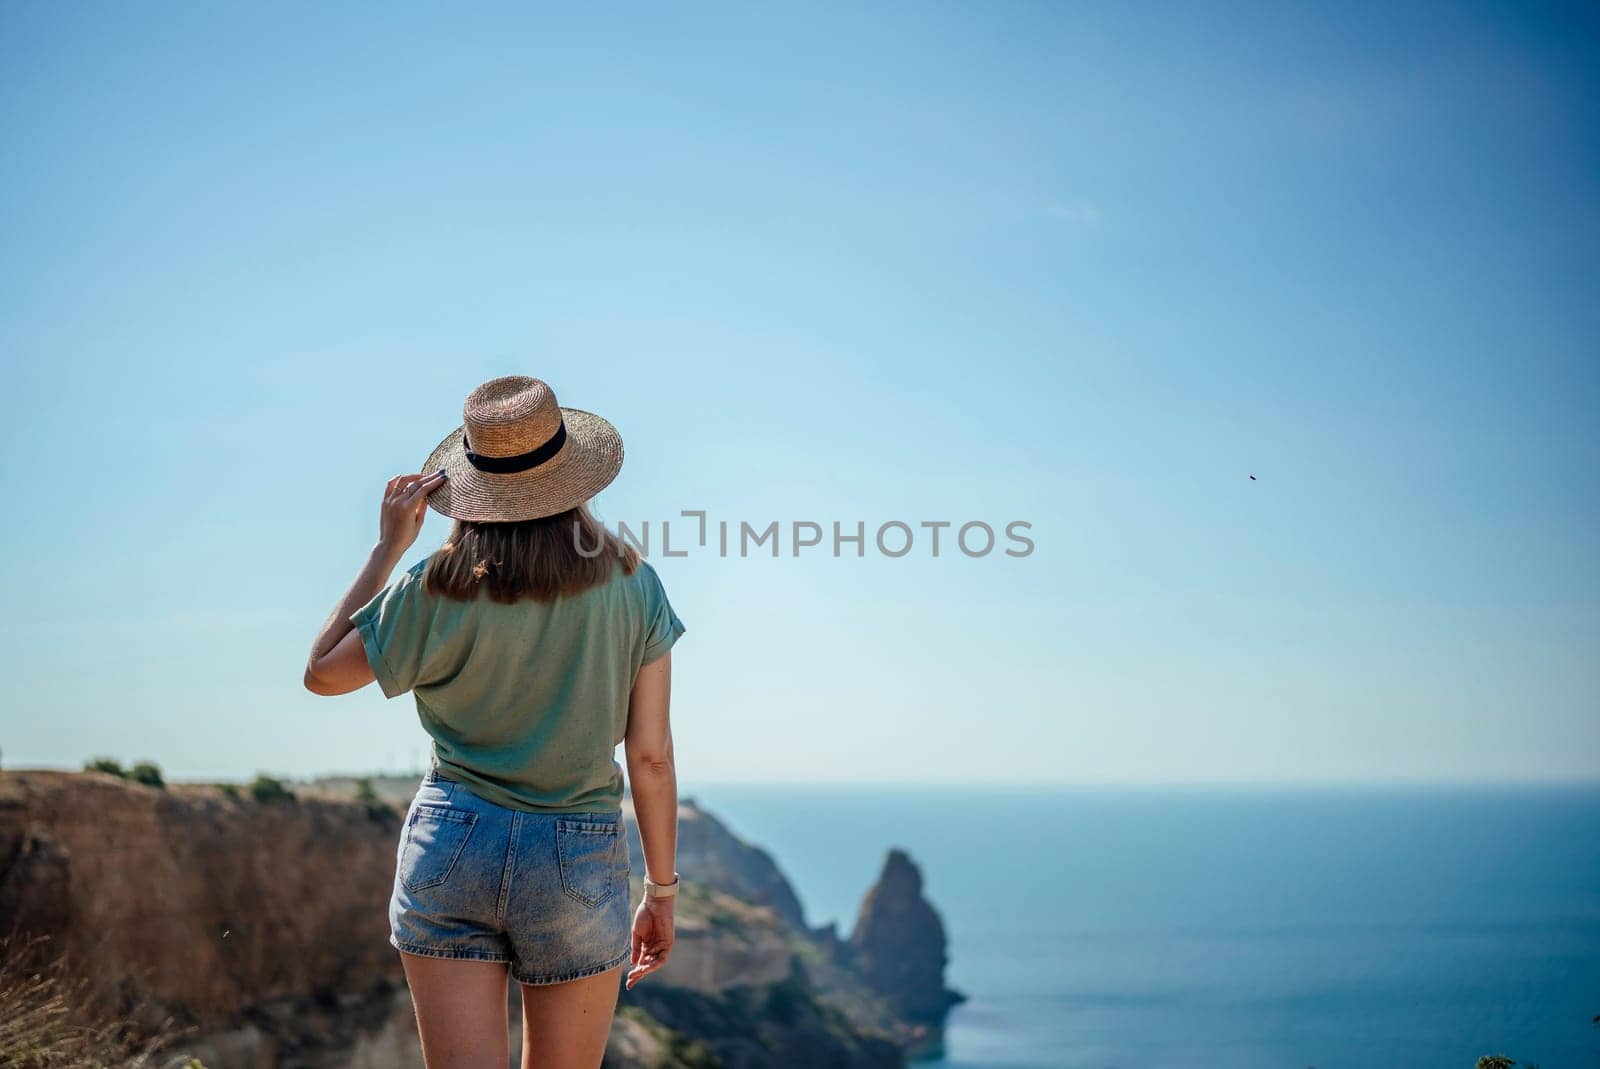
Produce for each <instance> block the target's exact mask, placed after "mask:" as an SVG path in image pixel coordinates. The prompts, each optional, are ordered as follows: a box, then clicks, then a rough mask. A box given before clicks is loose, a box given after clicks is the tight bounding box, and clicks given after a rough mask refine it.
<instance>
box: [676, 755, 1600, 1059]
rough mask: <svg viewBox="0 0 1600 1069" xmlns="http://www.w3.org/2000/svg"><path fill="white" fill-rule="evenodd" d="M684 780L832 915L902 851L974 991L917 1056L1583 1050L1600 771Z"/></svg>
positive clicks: (1595, 1035) (820, 917)
mask: <svg viewBox="0 0 1600 1069" xmlns="http://www.w3.org/2000/svg"><path fill="white" fill-rule="evenodd" d="M683 793H684V794H685V795H692V796H694V797H695V798H697V799H698V800H699V801H701V802H702V803H703V804H705V805H706V806H708V807H709V808H711V809H712V810H713V811H714V812H715V813H717V814H718V815H719V816H720V817H722V818H723V819H724V820H725V821H727V822H728V824H729V825H730V826H731V827H732V829H733V830H734V831H735V832H736V833H738V834H739V835H741V836H743V837H744V838H746V839H749V840H751V841H753V842H756V843H758V844H760V845H762V846H764V847H766V848H768V849H769V850H770V851H771V852H772V853H773V854H774V856H775V857H776V858H777V860H778V862H779V864H780V865H781V866H782V867H783V869H784V871H785V872H786V873H787V875H788V876H789V878H790V880H791V882H793V883H794V885H795V888H796V890H797V891H798V892H799V894H800V897H801V901H802V902H803V904H804V905H805V907H806V914H807V918H808V919H809V920H810V922H811V923H813V924H816V923H822V922H825V921H827V920H830V919H833V920H837V921H838V922H839V925H840V929H841V932H842V933H843V932H847V931H848V929H849V927H850V925H851V924H852V923H853V922H854V919H855V913H856V910H857V908H858V906H859V903H860V899H861V896H862V894H863V893H864V892H865V891H866V889H867V887H868V885H869V884H870V883H871V882H872V880H873V879H874V878H875V877H876V875H877V872H878V869H879V868H880V866H881V865H882V861H883V854H884V852H885V851H886V850H887V849H888V848H889V847H890V846H901V847H903V848H905V849H906V850H907V851H908V852H909V853H910V854H911V856H912V858H913V859H914V860H915V861H916V862H917V864H918V865H919V866H920V867H921V869H922V872H923V878H924V881H925V892H926V893H927V895H928V896H929V897H930V898H931V899H932V901H933V902H934V904H935V905H936V906H937V907H938V908H939V910H940V911H941V913H942V914H943V917H944V920H945V925H946V928H947V931H948V934H949V936H950V940H951V946H950V953H951V963H950V970H949V982H950V983H951V984H952V985H953V986H954V987H956V988H958V989H959V990H962V991H964V992H966V993H967V994H968V995H969V996H971V998H970V1001H968V1002H967V1003H965V1004H963V1005H961V1006H959V1007H957V1008H956V1010H955V1011H954V1012H953V1014H952V1016H951V1019H950V1028H949V1032H948V1037H947V1038H948V1059H947V1060H945V1061H941V1062H937V1063H928V1064H930V1066H944V1067H949V1069H1001V1067H1034V1066H1038V1067H1044V1066H1049V1067H1064V1069H1078V1067H1082V1069H1164V1067H1189V1066H1195V1067H1199V1066H1206V1067H1208V1069H1212V1067H1216V1066H1228V1067H1233V1069H1256V1067H1260V1069H1268V1067H1273V1069H1305V1067H1307V1066H1315V1067H1317V1069H1345V1067H1351V1069H1354V1067H1362V1069H1370V1067H1374V1066H1386V1067H1387V1066H1394V1067H1406V1069H1432V1067H1438V1069H1462V1067H1470V1066H1472V1065H1473V1063H1474V1061H1475V1060H1476V1059H1477V1057H1478V1056H1479V1055H1482V1054H1489V1053H1504V1054H1507V1055H1509V1056H1511V1057H1513V1058H1516V1059H1517V1060H1518V1061H1519V1062H1521V1063H1522V1064H1524V1065H1527V1064H1529V1063H1533V1064H1537V1065H1539V1066H1541V1067H1542V1069H1566V1067H1582V1069H1588V1067H1592V1066H1597V1065H1600V1029H1597V1028H1595V1027H1593V1026H1592V1024H1591V1020H1592V1019H1593V1018H1594V1017H1595V1016H1596V1015H1597V1014H1600V788H1595V787H1559V788H1485V789H1480V790H1468V789H1455V788H1451V789H1367V788H1350V789H1346V790H1282V791H1280V790H1266V789H1240V790H1221V789H1194V790H1155V789H1149V790H1146V789H1081V790H1054V791H1009V792H995V791H991V790H977V789H972V788H962V789H930V788H915V789H906V788H887V787H886V788H850V789H845V790H841V789H839V788H836V787H827V788H822V787H818V788H794V787H782V788H776V787H774V788H760V787H742V786H741V787H732V786H707V787H698V786H697V785H695V784H692V783H687V782H686V783H685V784H684V786H683ZM685 877H686V878H690V879H692V878H693V876H692V874H689V873H685Z"/></svg>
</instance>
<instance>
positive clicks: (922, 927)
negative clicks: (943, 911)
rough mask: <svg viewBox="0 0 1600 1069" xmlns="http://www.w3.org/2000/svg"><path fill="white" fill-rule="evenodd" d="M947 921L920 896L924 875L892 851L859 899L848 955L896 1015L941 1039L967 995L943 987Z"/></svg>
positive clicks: (935, 1041)
mask: <svg viewBox="0 0 1600 1069" xmlns="http://www.w3.org/2000/svg"><path fill="white" fill-rule="evenodd" d="M947 945H948V944H947V942H946V939H945V931H944V922H943V921H942V920H941V919H940V917H939V913H938V911H937V910H936V909H934V908H933V904H932V903H931V902H929V901H928V900H927V899H926V898H924V897H923V894H922V873H921V871H919V870H918V869H917V866H916V865H915V864H914V863H913V862H912V860H911V858H910V857H908V856H907V855H906V853H905V851H903V850H899V849H893V850H890V851H889V856H888V858H887V859H886V860H885V861H884V865H883V872H882V874H881V875H880V876H879V877H878V880H877V882H876V883H875V884H873V885H872V889H871V890H870V891H868V892H867V897H866V899H865V900H864V901H863V902H862V903H861V912H860V914H859V915H858V916H857V918H856V923H855V927H854V928H852V929H851V931H850V940H849V943H848V944H847V945H846V948H845V955H844V957H845V959H846V960H847V961H848V962H849V964H851V965H852V966H854V969H855V971H856V972H857V973H859V974H860V976H861V977H862V978H863V979H864V980H865V981H866V984H867V986H868V987H870V988H871V989H872V990H873V991H875V992H877V993H878V994H879V995H881V996H882V997H883V998H884V1000H885V1001H887V1002H888V1004H889V1006H890V1008H891V1009H892V1010H893V1011H894V1012H895V1014H896V1015H898V1016H899V1017H901V1018H902V1019H904V1020H906V1021H907V1022H909V1023H911V1024H913V1025H920V1026H923V1027H924V1028H925V1029H926V1030H927V1033H928V1045H929V1046H935V1045H937V1044H938V1042H939V1033H940V1032H941V1031H942V1029H943V1027H944V1020H945V1017H946V1015H947V1014H948V1013H949V1012H950V1008H951V1007H952V1006H955V1005H956V1004H957V1003H959V1002H962V1001H964V999H965V996H964V995H962V994H961V993H960V992H958V991H954V990H952V989H950V988H947V987H945V984H944V970H945V966H946V964H948V961H949V954H948V951H947V949H946V948H947Z"/></svg>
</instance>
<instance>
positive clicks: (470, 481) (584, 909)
mask: <svg viewBox="0 0 1600 1069" xmlns="http://www.w3.org/2000/svg"><path fill="white" fill-rule="evenodd" d="M464 416H465V421H464V422H463V424H462V426H460V427H458V428H456V429H455V430H453V431H451V432H450V434H449V435H447V436H446V437H445V439H444V441H442V442H441V443H439V446H438V447H437V448H436V449H435V450H434V451H433V454H432V456H430V457H429V458H428V461H427V463H426V464H425V465H423V472H426V473H429V474H420V473H419V474H415V475H400V476H396V477H395V478H393V479H391V480H390V481H389V485H388V487H387V489H386V490H385V492H384V499H383V506H382V510H381V514H380V521H379V537H378V543H377V545H376V546H375V547H374V548H373V550H372V553H371V556H370V557H369V558H368V561H367V564H366V566H365V567H364V568H363V569H362V571H361V574H360V575H359V576H357V578H356V581H355V585H354V586H353V587H351V589H350V592H349V593H348V594H346V595H345V597H344V600H343V601H342V602H340V604H339V607H338V608H337V609H336V610H335V611H334V613H333V615H332V616H331V617H330V618H329V620H328V622H327V623H326V624H325V625H324V626H323V630H322V633H321V635H319V636H318V638H317V641H316V644H315V645H314V646H313V647H312V652H311V659H310V662H309V664H308V666H307V668H306V677H305V683H306V687H307V688H308V689H310V690H311V691H313V692H314V693H317V694H330V695H331V694H347V693H349V692H350V691H353V690H357V689H359V688H360V687H363V686H365V685H366V684H368V683H370V682H373V681H374V680H376V681H377V683H378V686H379V688H380V689H381V690H382V691H383V693H384V694H385V695H386V696H388V697H391V698H393V697H396V696H398V695H400V694H403V693H405V692H406V691H407V690H410V691H411V692H412V693H413V695H414V697H415V699H416V704H417V713H418V715H419V716H420V717H421V720H422V726H423V727H424V728H425V729H426V730H427V732H428V734H429V735H431V736H432V737H433V758H432V761H431V766H432V767H431V768H430V769H429V771H428V773H427V774H426V775H425V776H424V778H423V781H422V785H421V788H420V789H419V790H418V792H417V796H416V798H415V799H414V800H413V801H412V803H411V807H410V811H409V812H408V814H407V816H406V822H405V827H404V830H403V832H402V834H401V838H400V844H399V849H398V853H397V864H396V871H395V880H394V891H393V896H392V898H391V900H390V904H389V921H390V942H392V943H393V944H394V945H395V947H396V948H397V949H399V951H400V955H401V960H402V962H403V963H404V966H405V973H406V981H407V983H408V984H409V985H410V988H411V995H412V999H413V1001H414V1002H415V1004H416V1010H417V1027H418V1031H419V1033H420V1035H421V1037H422V1051H423V1058H424V1060H425V1062H426V1063H427V1065H428V1066H429V1069H445V1067H449V1069H456V1067H473V1069H477V1067H483V1069H490V1067H493V1069H504V1066H505V1065H506V1063H507V1061H508V1059H509V1051H508V1049H507V1027H506V1025H507V1021H506V1003H507V997H506V995H507V992H506V986H507V983H508V976H509V977H513V978H515V979H516V980H517V981H518V982H519V983H520V985H521V990H522V1013H523V1050H522V1064H523V1066H524V1069H528V1067H531V1066H535V1065H537V1066H539V1067H540V1069H552V1067H574V1069H578V1067H582V1069H593V1067H595V1066H598V1065H599V1064H600V1060H601V1057H602V1056H603V1054H604V1052H605V1045H606V1036H607V1033H608V1032H609V1031H610V1026H611V1019H612V1016H613V1014H614V1012H615V1010H616V1000H617V994H618V991H617V982H618V970H620V969H621V968H622V966H623V965H624V964H625V963H626V964H629V965H631V968H630V969H629V970H628V973H627V976H626V978H625V980H624V983H625V984H626V986H628V987H630V988H631V987H632V986H633V985H634V984H636V983H638V982H639V980H640V979H641V978H642V977H644V976H647V975H649V974H650V973H651V972H653V971H655V970H656V969H659V968H660V967H661V966H662V965H664V964H666V962H667V958H668V956H669V954H670V953H671V950H672V942H673V903H674V901H675V899H674V898H673V895H675V894H676V893H677V890H678V874H677V872H676V871H675V870H674V865H675V863H676V854H677V809H678V800H677V779H676V774H675V771H674V765H673V753H672V733H671V729H670V726H669V724H668V715H667V710H668V698H669V694H670V686H671V655H670V650H671V647H672V645H673V643H674V642H676V641H677V639H678V637H679V636H680V635H681V634H682V633H683V630H684V627H683V624H682V623H681V622H680V621H679V619H678V617H677V615H676V614H675V613H674V612H673V610H672V606H671V604H670V603H669V602H668V601H667V597H666V593H665V591H664V590H663V589H662V587H661V582H660V580H659V579H658V578H657V576H656V574H655V571H654V569H652V568H651V567H650V565H649V564H648V563H645V562H644V561H642V560H641V559H640V558H639V556H638V554H637V553H635V552H634V551H633V549H632V548H631V547H629V546H627V545H625V544H623V543H622V542H621V541H620V540H619V539H617V538H615V537H614V536H612V535H611V534H609V533H608V532H607V531H605V529H604V528H602V527H601V526H600V525H599V524H598V523H596V522H595V520H594V519H593V517H592V516H591V515H590V514H589V511H588V509H587V506H586V502H587V501H588V499H589V498H591V497H592V496H593V495H594V494H595V493H597V492H598V491H599V490H601V489H602V488H603V487H605V486H606V485H607V484H609V483H610V482H611V480H612V479H614V478H615V477H616V474H617V471H618V469H619V468H620V467H621V466H622V440H621V438H620V437H618V435H617V432H616V429H615V428H614V427H612V426H611V424H610V423H608V422H606V421H605V420H604V419H602V418H600V417H599V416H596V415H594V414H592V413H589V412H583V411H580V410H578V409H571V408H560V407H559V406H558V405H557V404H556V399H555V395H554V394H553V393H552V392H551V390H550V388H549V387H548V386H547V385H545V383H543V382H541V381H539V380H538V379H532V378H527V377H525V376H508V377H504V378H498V379H493V380H491V381H489V382H486V383H484V384H483V385H481V386H479V387H478V388H477V389H475V390H473V391H472V393H471V394H470V395H469V396H468V397H467V401H466V405H465V407H464ZM429 505H431V506H432V507H433V508H434V509H435V510H437V511H439V512H441V513H443V514H444V515H446V516H450V517H453V518H454V520H455V525H454V529H453V530H452V532H451V534H450V538H449V540H448V541H447V542H445V544H444V545H443V546H442V547H441V548H440V549H439V550H438V551H436V552H435V553H433V554H432V555H431V556H429V557H426V558H424V559H423V560H421V561H419V562H418V563H417V564H415V565H413V566H412V567H411V568H409V569H407V570H406V571H405V572H404V573H402V574H401V576H400V578H399V579H397V580H396V581H395V582H394V583H392V584H390V585H388V586H384V583H385V582H386V581H387V579H388V577H389V574H390V573H391V572H392V571H393V569H394V567H395V566H396V565H397V564H398V563H399V561H400V558H401V556H402V555H404V554H405V552H406V551H407V550H408V549H409V548H410V547H411V544H412V543H413V542H415V541H416V538H417V534H418V532H419V531H420V530H421V527H422V520H423V516H424V510H425V508H426V507H427V506H429ZM618 742H624V743H625V744H626V757H627V765H628V783H629V786H630V788H631V793H632V796H633V806H634V815H635V819H636V821H637V823H638V826H639V836H640V841H641V845H642V847H643V852H644V860H645V893H644V898H643V900H642V901H641V902H640V904H639V907H638V910H637V911H636V912H635V913H634V914H633V918H632V923H631V931H630V923H629V915H628V906H629V897H630V895H629V882H628V880H629V861H628V850H627V843H626V841H625V839H624V836H623V831H622V824H621V804H622V770H621V768H620V767H619V766H618V764H617V762H616V760H615V759H614V757H613V756H612V755H613V752H614V749H615V746H616V744H617V743H618Z"/></svg>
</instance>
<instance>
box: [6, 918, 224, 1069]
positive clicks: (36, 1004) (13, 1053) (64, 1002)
mask: <svg viewBox="0 0 1600 1069" xmlns="http://www.w3.org/2000/svg"><path fill="white" fill-rule="evenodd" d="M47 949H48V948H47V947H46V946H45V945H44V944H43V943H42V941H37V940H36V941H32V942H28V943H24V944H22V945H20V946H18V945H15V944H10V943H4V942H0V1069H68V1067H70V1069H176V1067H179V1066H185V1065H187V1066H188V1069H195V1067H198V1066H199V1063H198V1062H188V1060H187V1059H185V1058H183V1057H181V1056H177V1057H168V1058H167V1059H165V1060H164V1059H163V1058H162V1056H161V1052H162V1051H163V1049H165V1048H166V1047H168V1046H169V1045H170V1044H171V1043H172V1042H173V1041H174V1040H176V1039H177V1038H178V1037H179V1036H180V1035H181V1033H180V1032H179V1031H178V1030H177V1029H175V1028H173V1027H172V1024H171V1022H170V1021H169V1022H167V1023H166V1024H165V1025H164V1026H163V1027H162V1028H161V1029H160V1030H159V1032H158V1034H157V1035H156V1036H154V1037H149V1036H143V1037H138V1036H134V1035H133V1034H132V1033H131V1032H130V1031H129V1030H128V1029H127V1028H126V1027H125V1026H124V1025H122V1024H121V1023H107V1022H99V1021H91V1020H86V1019H85V1017H84V1012H83V1007H85V1006H87V1005H90V1004H91V1000H90V998H89V992H88V988H87V985H86V984H85V983H84V982H83V981H82V980H79V979H74V978H73V977H72V976H70V975H69V974H68V970H67V969H66V968H65V966H64V965H63V964H62V963H61V962H60V961H59V960H52V959H50V958H49V957H48V956H47V955H46V954H45V953H44V951H45V950H47ZM200 1069H203V1067H200Z"/></svg>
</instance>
